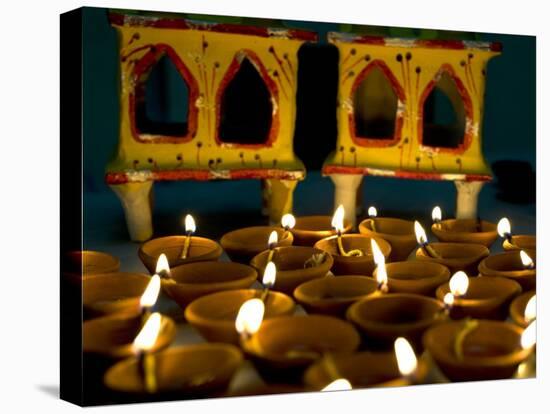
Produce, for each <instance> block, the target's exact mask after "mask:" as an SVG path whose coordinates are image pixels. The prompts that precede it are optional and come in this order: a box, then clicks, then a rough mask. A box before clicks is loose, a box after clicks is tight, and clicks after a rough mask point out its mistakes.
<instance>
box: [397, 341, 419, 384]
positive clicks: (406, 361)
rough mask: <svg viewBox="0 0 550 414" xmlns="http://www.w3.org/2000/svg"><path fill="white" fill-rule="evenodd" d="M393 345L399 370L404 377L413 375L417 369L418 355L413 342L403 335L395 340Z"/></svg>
mask: <svg viewBox="0 0 550 414" xmlns="http://www.w3.org/2000/svg"><path fill="white" fill-rule="evenodd" d="M393 347H394V349H395V357H396V358H397V366H398V367H399V372H400V373H401V375H403V376H404V377H406V376H408V375H411V374H412V373H413V372H414V371H415V370H416V365H417V363H416V355H415V354H414V351H413V349H412V346H411V344H410V343H409V341H407V340H406V339H405V338H403V337H399V338H397V339H396V340H395V342H394V344H393Z"/></svg>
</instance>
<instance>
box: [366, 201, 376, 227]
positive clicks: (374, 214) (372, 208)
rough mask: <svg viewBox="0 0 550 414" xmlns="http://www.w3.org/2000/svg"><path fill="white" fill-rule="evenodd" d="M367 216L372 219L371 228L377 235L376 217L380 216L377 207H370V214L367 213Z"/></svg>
mask: <svg viewBox="0 0 550 414" xmlns="http://www.w3.org/2000/svg"><path fill="white" fill-rule="evenodd" d="M367 214H368V215H369V217H370V218H371V221H370V228H371V229H372V231H374V232H375V233H377V231H376V223H375V222H374V219H375V218H376V216H377V215H378V211H376V207H374V206H370V207H369V210H368V212H367Z"/></svg>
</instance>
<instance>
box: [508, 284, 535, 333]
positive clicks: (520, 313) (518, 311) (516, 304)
mask: <svg viewBox="0 0 550 414" xmlns="http://www.w3.org/2000/svg"><path fill="white" fill-rule="evenodd" d="M536 316H537V296H536V295H535V291H534V290H531V291H529V292H525V293H522V294H521V295H519V296H518V297H517V298H515V299H514V300H513V301H512V303H511V304H510V317H511V318H512V320H513V321H514V323H516V325H519V326H521V327H522V328H525V327H527V325H529V324H530V323H531V322H532V321H533V320H534V319H535V318H536Z"/></svg>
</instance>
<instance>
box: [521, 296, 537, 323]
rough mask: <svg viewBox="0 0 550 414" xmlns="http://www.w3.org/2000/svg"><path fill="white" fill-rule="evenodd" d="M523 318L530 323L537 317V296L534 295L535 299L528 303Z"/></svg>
mask: <svg viewBox="0 0 550 414" xmlns="http://www.w3.org/2000/svg"><path fill="white" fill-rule="evenodd" d="M523 317H524V318H525V321H526V322H527V323H530V322H531V321H533V320H534V319H535V318H536V317H537V295H533V297H532V298H531V299H529V302H527V305H526V306H525V311H524V313H523Z"/></svg>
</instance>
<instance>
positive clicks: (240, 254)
mask: <svg viewBox="0 0 550 414" xmlns="http://www.w3.org/2000/svg"><path fill="white" fill-rule="evenodd" d="M273 230H275V231H276V232H277V236H278V237H279V242H278V243H277V244H276V247H281V246H290V245H291V244H292V241H293V240H294V236H292V233H291V232H289V231H285V230H284V229H282V228H281V227H270V226H255V227H245V228H242V229H238V230H233V231H230V232H229V233H225V234H224V235H223V236H222V238H221V240H220V243H221V245H222V246H223V248H224V250H225V252H226V253H227V255H228V256H229V258H230V259H231V260H232V261H234V262H239V263H244V264H249V263H250V260H252V258H253V257H254V256H256V255H257V254H258V253H261V252H263V251H264V250H266V249H267V242H268V240H269V235H270V234H271V232H272V231H273Z"/></svg>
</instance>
